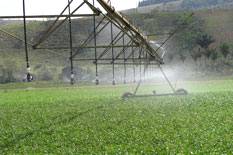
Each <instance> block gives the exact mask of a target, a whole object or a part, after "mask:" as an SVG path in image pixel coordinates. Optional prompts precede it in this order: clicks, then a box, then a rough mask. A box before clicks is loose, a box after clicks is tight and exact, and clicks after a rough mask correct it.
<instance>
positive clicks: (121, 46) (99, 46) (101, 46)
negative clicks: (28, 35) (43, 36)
mask: <svg viewBox="0 0 233 155" xmlns="http://www.w3.org/2000/svg"><path fill="white" fill-rule="evenodd" d="M0 31H1V29H0ZM109 47H111V46H109V45H97V46H96V47H95V46H78V47H73V49H83V48H86V49H88V48H100V49H101V48H109ZM113 47H114V48H123V47H125V48H129V47H139V46H137V45H124V46H123V45H114V46H113ZM36 49H58V50H59V49H60V50H64V49H69V47H38V48H36Z"/></svg>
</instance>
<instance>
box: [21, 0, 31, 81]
mask: <svg viewBox="0 0 233 155" xmlns="http://www.w3.org/2000/svg"><path fill="white" fill-rule="evenodd" d="M23 28H24V47H25V58H26V67H27V74H26V80H27V82H32V80H33V76H32V75H31V69H30V64H29V56H28V43H27V24H26V13H25V0H23Z"/></svg>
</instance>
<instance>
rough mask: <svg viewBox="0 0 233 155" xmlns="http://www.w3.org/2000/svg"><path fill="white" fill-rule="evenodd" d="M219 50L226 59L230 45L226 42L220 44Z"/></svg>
mask: <svg viewBox="0 0 233 155" xmlns="http://www.w3.org/2000/svg"><path fill="white" fill-rule="evenodd" d="M220 51H221V53H222V55H223V56H224V58H225V59H226V58H227V56H228V55H229V54H230V46H229V45H228V44H227V43H223V44H221V45H220Z"/></svg>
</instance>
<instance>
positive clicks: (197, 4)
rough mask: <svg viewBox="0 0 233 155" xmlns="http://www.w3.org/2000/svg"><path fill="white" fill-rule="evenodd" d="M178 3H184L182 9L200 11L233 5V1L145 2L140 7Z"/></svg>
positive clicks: (157, 0)
mask: <svg viewBox="0 0 233 155" xmlns="http://www.w3.org/2000/svg"><path fill="white" fill-rule="evenodd" d="M176 1H177V2H179V1H181V2H182V3H181V6H180V8H182V9H200V8H208V7H213V6H222V5H228V4H229V5H232V4H233V0H143V1H140V2H139V4H138V7H144V6H150V5H159V4H161V5H163V4H167V3H171V2H176ZM179 4H180V3H179Z"/></svg>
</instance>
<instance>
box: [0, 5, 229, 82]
mask: <svg viewBox="0 0 233 155" xmlns="http://www.w3.org/2000/svg"><path fill="white" fill-rule="evenodd" d="M194 13H195V14H194V17H193V18H192V20H191V21H188V22H189V23H187V24H189V25H191V28H190V29H187V28H186V29H184V30H182V31H180V32H179V33H177V34H176V36H174V37H173V39H172V40H170V41H169V42H168V44H167V45H166V49H167V51H168V53H167V55H166V57H165V60H166V63H167V64H168V65H169V64H170V65H171V66H174V64H179V65H178V66H186V67H187V71H188V72H192V69H195V70H197V69H198V70H200V71H201V70H205V69H210V70H217V71H218V74H221V75H222V74H228V75H229V74H232V69H231V68H232V62H231V58H232V56H231V55H233V52H232V49H233V44H232V43H233V19H232V15H233V10H230V9H211V10H205V9H203V10H198V11H195V12H194ZM187 14H188V13H185V12H184V11H176V12H166V11H163V12H158V11H152V12H149V13H136V12H133V13H130V14H128V15H127V16H128V18H129V19H130V20H131V21H132V22H133V23H134V24H136V25H137V26H138V27H140V29H142V30H144V32H145V33H147V34H160V33H169V32H172V31H174V30H175V29H176V27H177V26H179V25H180V22H181V21H182V20H183V19H184V17H185V16H187ZM50 22H51V21H48V22H43V21H31V22H30V23H29V24H28V35H29V40H30V42H35V41H36V40H37V39H38V38H39V36H40V35H41V34H42V33H43V30H45V29H46V28H47V27H48V25H50ZM91 22H92V20H90V19H78V20H75V21H73V25H72V27H73V40H74V45H75V46H78V45H79V44H80V41H81V40H83V39H84V38H85V37H86V36H87V35H88V34H89V33H90V32H91V31H92V29H93V27H92V26H91V25H92V24H91ZM0 28H1V29H3V30H6V31H7V32H10V33H12V34H14V35H17V36H19V37H21V38H23V33H22V32H23V31H22V30H23V29H22V22H20V21H14V22H9V23H6V22H2V23H1V24H0ZM67 29H68V23H65V24H64V25H63V26H62V27H61V28H60V29H59V30H57V32H56V33H54V34H53V35H52V36H51V37H50V38H48V40H47V41H46V42H45V43H44V44H42V46H41V47H61V46H67V47H68V40H69V39H68V34H67V33H66V32H67ZM201 33H206V34H208V35H210V36H211V37H213V38H214V42H213V43H212V44H211V45H210V46H209V49H208V50H212V53H210V55H211V56H210V57H213V53H217V56H218V57H217V60H216V61H214V63H213V62H212V60H208V61H205V56H204V55H205V54H206V53H205V50H204V49H201V51H199V53H197V54H198V55H200V56H201V57H198V58H197V59H198V61H197V62H195V61H193V60H192V59H193V53H195V54H196V51H198V49H200V47H199V46H198V45H197V44H196V42H195V39H196V37H198V36H197V35H196V34H201ZM107 36H109V31H108V29H106V30H105V31H104V33H103V34H101V35H100V36H99V40H101V41H102V42H105V43H107V42H108V37H107ZM166 37H168V36H166V35H165V36H160V35H159V36H157V35H155V36H151V37H150V39H152V40H160V41H161V40H164V39H166ZM0 40H1V41H0V82H2V83H5V82H11V81H21V80H22V77H23V75H24V73H25V72H26V70H25V61H24V49H23V43H22V42H20V41H18V40H16V39H14V38H12V37H9V35H6V34H4V33H2V32H0ZM99 44H101V42H99ZM102 44H103V43H102ZM222 45H227V49H228V51H229V53H228V55H227V56H228V59H226V60H225V59H224V58H223V56H222V53H221V49H222V48H221V47H222ZM186 46H187V47H188V48H186ZM191 47H192V48H191ZM213 50H214V52H213ZM92 52H93V51H92V50H83V51H80V54H79V56H80V57H87V56H88V55H91V53H92ZM29 56H30V63H31V68H32V72H33V73H34V74H35V77H36V79H37V80H53V81H63V80H65V81H67V80H68V78H69V61H68V58H69V50H44V49H41V50H33V49H30V54H29ZM215 57H216V56H215ZM183 63H185V65H184V64H183ZM91 64H92V62H90V63H84V62H82V63H75V66H76V72H77V80H78V81H79V82H80V81H88V82H90V81H92V80H93V79H94V65H93V64H92V65H91ZM196 64H198V65H196ZM206 65H207V66H209V67H206ZM210 66H215V67H213V68H211V67H210ZM218 66H221V67H218ZM190 68H191V69H190ZM223 68H224V69H223ZM110 70H111V67H109V68H103V67H102V66H100V68H99V71H100V72H101V74H102V77H100V78H102V79H104V78H106V79H108V77H111V75H110V74H109V73H110V72H109V71H110ZM129 70H130V71H132V70H131V69H130V68H129ZM181 70H182V69H181ZM121 73H122V70H121V69H120V68H119V73H118V74H119V75H120V74H121ZM119 78H120V77H119ZM118 80H119V81H120V80H121V79H118Z"/></svg>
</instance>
